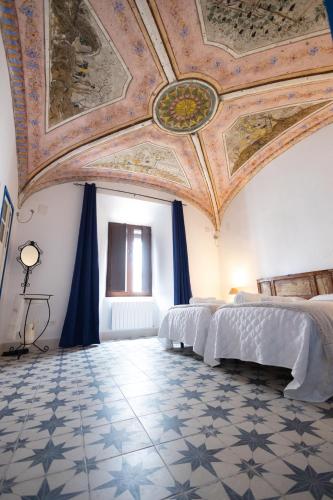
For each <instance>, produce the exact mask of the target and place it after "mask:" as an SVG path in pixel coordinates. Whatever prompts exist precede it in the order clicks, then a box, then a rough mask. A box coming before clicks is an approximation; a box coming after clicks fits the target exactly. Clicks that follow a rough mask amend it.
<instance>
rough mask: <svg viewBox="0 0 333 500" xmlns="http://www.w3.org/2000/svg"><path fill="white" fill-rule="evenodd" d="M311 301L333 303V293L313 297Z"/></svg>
mask: <svg viewBox="0 0 333 500" xmlns="http://www.w3.org/2000/svg"><path fill="white" fill-rule="evenodd" d="M309 300H313V301H314V302H316V301H317V300H328V301H333V293H325V294H323V295H316V296H315V297H312V299H309Z"/></svg>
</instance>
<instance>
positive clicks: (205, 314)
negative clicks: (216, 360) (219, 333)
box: [158, 304, 220, 356]
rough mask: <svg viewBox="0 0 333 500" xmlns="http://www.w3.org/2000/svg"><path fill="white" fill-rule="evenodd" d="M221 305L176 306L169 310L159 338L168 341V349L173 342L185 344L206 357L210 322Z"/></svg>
mask: <svg viewBox="0 0 333 500" xmlns="http://www.w3.org/2000/svg"><path fill="white" fill-rule="evenodd" d="M218 307H220V304H218V305H216V304H213V305H212V304H202V305H198V304H193V305H184V306H175V307H172V308H171V309H169V311H168V312H167V314H166V316H165V317H164V319H163V321H162V324H161V326H160V329H159V332H158V336H159V338H163V339H166V341H165V344H166V347H167V348H171V347H172V345H173V342H183V343H184V344H185V345H189V346H192V347H193V351H194V352H196V353H197V354H200V356H203V355H204V351H205V345H206V339H207V333H208V327H209V322H210V319H211V317H212V314H213V313H214V311H216V309H217V308H218Z"/></svg>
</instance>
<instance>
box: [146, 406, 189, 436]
mask: <svg viewBox="0 0 333 500" xmlns="http://www.w3.org/2000/svg"><path fill="white" fill-rule="evenodd" d="M197 415H198V412H197V411H196V409H195V407H193V408H190V409H189V410H187V412H186V414H185V412H180V411H179V410H170V411H165V412H162V413H154V414H152V415H146V416H143V417H140V421H141V423H142V425H143V426H144V428H145V429H146V431H147V433H148V435H149V437H150V438H151V439H152V441H153V442H154V443H155V444H159V443H164V442H166V441H171V440H174V439H179V438H180V437H183V436H190V435H192V434H197V433H198V432H199V423H198V420H197V418H196V417H197Z"/></svg>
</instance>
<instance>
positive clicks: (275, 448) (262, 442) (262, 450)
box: [218, 422, 293, 463]
mask: <svg viewBox="0 0 333 500" xmlns="http://www.w3.org/2000/svg"><path fill="white" fill-rule="evenodd" d="M267 430H268V432H262V430H259V431H258V430H257V429H256V428H255V427H254V426H253V424H251V423H250V422H241V423H239V424H237V425H235V426H234V425H231V426H227V427H223V428H222V429H220V434H219V435H218V438H219V439H220V440H221V442H222V444H224V443H226V445H228V444H229V443H230V440H232V444H231V450H232V452H233V453H234V454H236V455H237V456H238V457H239V458H244V459H246V460H250V459H251V458H252V459H254V460H255V461H256V462H258V463H267V462H269V461H272V460H274V459H275V458H276V457H282V456H286V455H288V454H289V455H290V454H292V453H293V448H292V442H290V441H288V440H287V439H286V438H284V437H282V436H281V435H280V433H277V432H273V431H271V430H270V429H267Z"/></svg>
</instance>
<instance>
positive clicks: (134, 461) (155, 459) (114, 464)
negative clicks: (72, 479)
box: [89, 448, 174, 500]
mask: <svg viewBox="0 0 333 500" xmlns="http://www.w3.org/2000/svg"><path fill="white" fill-rule="evenodd" d="M89 482H90V488H91V498H92V499H93V500H97V499H98V500H102V499H103V500H104V499H106V498H117V497H119V498H124V499H125V498H126V499H131V498H133V499H135V500H160V499H162V498H166V497H167V496H170V491H169V489H168V488H171V487H172V486H173V485H174V480H173V479H172V477H171V475H170V473H169V471H168V469H167V468H166V467H165V465H164V464H163V462H162V460H161V458H160V457H159V455H158V453H156V451H155V450H154V449H153V448H148V449H145V450H141V451H136V452H134V453H129V454H127V455H123V456H120V457H116V458H111V459H109V460H104V461H102V462H98V468H97V469H96V470H93V471H91V472H90V473H89Z"/></svg>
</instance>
